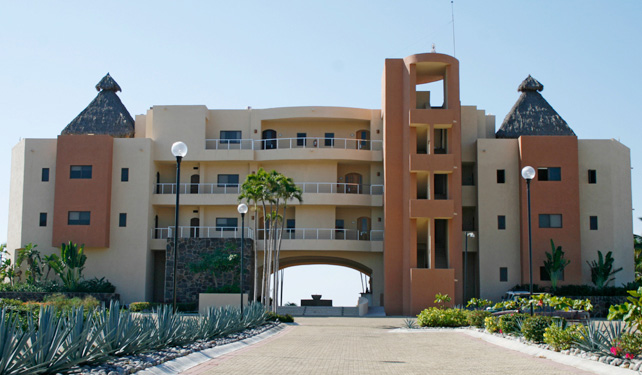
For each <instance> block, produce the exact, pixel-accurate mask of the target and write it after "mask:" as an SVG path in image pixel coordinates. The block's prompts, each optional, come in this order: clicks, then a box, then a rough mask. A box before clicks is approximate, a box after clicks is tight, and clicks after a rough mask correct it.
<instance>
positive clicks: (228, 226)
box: [216, 217, 239, 232]
mask: <svg viewBox="0 0 642 375" xmlns="http://www.w3.org/2000/svg"><path fill="white" fill-rule="evenodd" d="M238 225H239V219H237V218H235V217H217V218H216V230H217V231H224V232H225V231H234V230H236V228H237V227H238Z"/></svg>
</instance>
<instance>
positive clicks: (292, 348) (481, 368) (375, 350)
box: [181, 317, 593, 375]
mask: <svg viewBox="0 0 642 375" xmlns="http://www.w3.org/2000/svg"><path fill="white" fill-rule="evenodd" d="M296 322H297V323H296V325H292V326H289V327H288V328H287V329H285V330H283V331H282V332H280V333H278V334H276V335H275V336H273V337H271V338H269V339H266V340H264V341H261V342H259V343H258V344H255V345H252V346H250V347H248V348H245V349H242V350H238V351H236V352H233V353H230V354H226V355H223V356H221V357H219V358H216V359H213V360H210V361H207V362H205V363H203V364H200V365H198V366H196V367H193V368H191V369H189V370H187V371H184V372H182V373H181V374H182V375H206V374H243V373H247V374H520V375H529V374H532V375H543V374H592V373H593V372H586V371H582V370H579V369H577V368H574V367H570V366H567V365H563V364H560V363H557V362H553V361H551V360H548V359H544V358H538V357H534V356H530V355H526V354H523V353H520V352H517V351H513V350H509V349H505V348H501V347H499V346H495V345H493V344H489V343H487V342H486V341H483V340H481V339H479V338H474V337H471V336H469V335H467V334H465V333H462V332H455V331H452V332H449V331H443V330H442V331H429V332H425V331H424V332H417V333H414V332H412V333H408V332H403V331H399V330H397V331H394V330H393V329H395V328H399V327H401V326H402V325H403V318H388V317H386V318H303V317H302V318H297V319H296Z"/></svg>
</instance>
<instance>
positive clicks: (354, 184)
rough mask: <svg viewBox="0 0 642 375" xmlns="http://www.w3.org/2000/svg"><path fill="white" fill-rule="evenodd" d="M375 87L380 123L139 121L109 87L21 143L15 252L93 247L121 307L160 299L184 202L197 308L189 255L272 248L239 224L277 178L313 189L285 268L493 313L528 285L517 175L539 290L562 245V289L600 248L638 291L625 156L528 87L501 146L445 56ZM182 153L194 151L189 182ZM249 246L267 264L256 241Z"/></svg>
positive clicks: (375, 295) (416, 62)
mask: <svg viewBox="0 0 642 375" xmlns="http://www.w3.org/2000/svg"><path fill="white" fill-rule="evenodd" d="M382 86H383V87H382V95H383V97H382V109H381V110H378V109H357V108H342V107H288V108H274V109H252V108H250V107H248V108H247V109H244V110H213V109H208V108H207V107H206V106H203V105H193V106H153V107H151V108H150V109H149V110H148V111H147V113H145V114H143V115H138V116H136V118H135V120H134V119H133V118H132V117H131V116H130V114H129V112H128V111H127V109H126V108H125V107H124V106H123V104H122V103H121V102H120V99H119V98H118V96H117V94H116V93H117V91H120V87H119V86H118V84H116V82H115V81H114V80H113V79H112V78H111V77H110V76H109V75H107V76H106V77H105V78H103V80H101V82H100V83H99V84H98V85H97V86H96V88H97V89H98V90H99V93H98V96H97V97H96V99H95V100H94V101H93V102H92V103H90V104H89V106H88V107H87V108H86V109H85V110H84V111H83V112H81V113H80V114H79V115H78V117H77V118H76V119H74V120H73V121H72V122H71V123H70V124H69V125H68V126H67V127H66V128H64V130H63V131H62V133H61V135H60V136H59V137H58V138H57V139H23V140H22V141H20V143H18V145H16V146H15V147H14V149H13V154H12V176H11V197H10V208H9V212H10V213H9V215H10V217H9V232H8V243H7V248H8V249H9V251H10V252H11V253H12V254H13V256H14V257H15V251H16V250H17V249H19V248H21V247H23V246H24V245H25V244H27V243H30V242H31V243H34V244H38V245H39V249H40V250H41V251H42V252H43V253H51V252H54V251H57V250H56V249H54V248H56V247H59V246H60V244H61V243H63V242H68V241H73V242H76V243H79V244H85V252H86V254H87V267H86V269H85V271H84V273H85V275H87V276H88V277H93V276H99V277H103V276H104V277H106V278H107V279H109V280H110V281H111V282H112V283H113V284H114V285H115V286H116V287H117V292H118V293H120V295H121V300H122V301H123V302H124V303H130V302H134V301H164V300H167V299H168V295H170V294H169V288H170V287H171V283H170V282H169V280H173V271H172V266H173V261H172V256H170V254H173V253H172V252H171V246H170V243H171V237H172V235H173V232H172V231H173V230H174V213H175V196H176V191H177V189H179V190H180V193H181V202H180V206H179V207H180V215H179V217H180V219H179V223H178V228H177V229H176V230H177V231H178V235H179V237H180V238H181V242H179V263H178V266H179V267H178V268H179V271H178V273H177V275H178V281H179V288H182V289H181V294H179V300H183V301H187V300H190V299H193V298H194V295H195V294H194V293H198V291H199V290H198V289H202V285H197V286H191V284H190V280H189V277H188V276H187V275H186V273H185V270H186V269H187V266H186V263H185V262H186V261H185V260H184V258H183V256H184V254H190V256H193V255H194V254H195V253H198V252H199V251H200V252H202V251H207V249H209V248H210V244H209V242H207V241H209V240H210V239H216V238H223V239H235V238H240V236H241V233H243V234H244V235H245V238H248V239H250V240H252V239H260V238H262V235H263V234H262V232H263V230H264V228H262V227H261V226H259V227H258V228H257V227H255V222H257V220H256V219H258V217H255V216H256V215H260V213H257V212H254V211H250V212H249V213H248V215H247V217H246V221H245V228H241V220H240V215H239V214H238V212H237V209H236V206H237V204H238V200H237V198H238V195H239V192H240V187H239V185H240V183H242V182H243V181H244V180H245V178H246V176H247V175H248V174H251V173H254V172H256V171H257V170H258V169H259V168H263V169H265V170H268V171H269V170H273V169H274V170H276V171H278V172H280V173H282V174H284V175H286V176H288V177H291V178H292V179H293V180H294V181H295V183H296V184H297V185H298V186H299V187H300V188H301V189H302V191H303V202H302V203H301V204H299V203H292V204H290V205H289V206H288V209H287V213H286V215H285V227H286V233H285V234H284V238H283V244H282V251H281V257H280V259H281V260H280V266H281V267H282V268H285V267H292V266H297V265H306V264H331V265H340V266H345V267H350V268H353V269H355V270H358V271H360V272H362V273H364V274H366V275H368V276H369V277H370V280H371V282H370V286H369V289H370V295H369V301H370V303H371V305H372V306H383V307H384V308H385V311H386V313H387V314H389V315H394V314H404V315H409V314H416V313H417V312H419V311H420V310H421V309H423V308H425V307H427V306H430V305H433V300H434V296H435V294H436V293H447V294H449V295H451V296H454V297H455V298H454V301H453V302H456V303H462V302H463V301H464V300H465V299H469V298H472V297H483V298H489V299H494V300H497V299H499V298H500V297H501V295H502V294H504V293H505V292H506V291H507V290H509V289H510V288H512V287H513V286H515V285H516V284H525V283H528V280H529V261H528V259H529V258H528V238H529V237H528V233H529V230H528V217H527V211H526V210H527V196H526V182H525V180H524V179H523V178H522V177H521V176H520V171H521V169H522V168H523V167H525V166H532V167H534V168H535V170H536V171H537V176H536V177H535V178H534V179H533V181H532V182H531V184H530V188H531V189H530V190H531V205H532V206H531V207H532V215H531V219H532V249H533V281H534V282H535V283H536V284H539V285H550V284H547V283H549V282H548V281H547V279H548V275H547V273H546V272H545V270H543V269H542V266H543V261H544V260H545V259H546V257H545V252H547V251H550V248H551V245H550V240H551V239H552V240H553V241H554V242H555V245H556V246H562V248H563V250H564V252H565V256H566V258H567V259H570V260H571V263H570V264H569V265H568V266H567V267H566V269H565V270H564V276H563V281H561V283H562V284H581V283H590V281H591V275H590V268H589V266H588V265H587V261H591V260H594V259H596V258H597V250H601V251H602V252H603V253H606V252H607V251H612V252H613V256H614V258H615V267H623V268H624V270H623V271H622V272H620V273H618V274H617V275H616V281H615V283H616V285H619V284H621V283H623V282H628V281H630V280H632V279H633V262H632V260H633V251H632V241H631V234H632V214H631V183H630V181H631V176H630V156H629V149H628V148H627V147H625V146H624V145H622V144H621V143H619V142H617V141H615V140H578V138H577V136H576V134H575V133H574V132H573V130H571V128H570V127H569V126H568V124H567V123H566V122H565V121H564V120H563V119H562V118H561V117H560V116H559V115H558V114H557V113H556V112H555V110H554V109H553V108H552V107H551V106H550V105H549V104H548V103H547V102H546V100H545V99H544V98H543V97H542V96H541V94H540V91H542V89H543V86H542V85H541V84H540V83H539V82H538V81H537V80H535V79H534V78H532V77H530V76H529V77H528V78H527V79H526V80H525V81H524V82H523V83H522V84H521V85H520V86H519V91H520V92H521V96H520V97H519V99H518V101H517V103H516V104H515V106H514V107H513V109H512V110H511V112H510V113H509V114H508V115H507V116H506V119H505V120H504V122H503V123H502V125H501V127H500V129H499V130H498V131H497V132H496V130H495V118H494V116H492V115H488V114H486V113H485V112H484V111H483V110H480V109H477V108H476V107H474V106H462V105H461V104H460V98H459V61H458V60H456V59H455V58H453V57H451V56H447V55H443V54H437V53H429V54H419V55H412V56H409V57H406V58H405V59H388V60H386V61H385V65H384V74H383V84H382ZM556 89H558V90H559V89H560V88H556ZM176 141H183V142H185V143H186V144H187V146H188V150H189V151H188V154H187V156H186V157H185V158H184V159H183V161H182V164H181V181H180V185H179V186H176V158H175V157H174V156H173V155H172V153H171V152H170V148H171V145H172V144H173V143H174V142H176ZM259 221H260V220H259ZM248 242H249V243H250V246H249V247H248V249H252V246H251V244H252V242H253V241H248ZM253 245H254V248H255V249H256V251H257V252H258V259H259V262H260V260H262V255H261V253H262V250H263V248H262V246H263V242H262V241H258V240H257V241H254V244H253ZM464 270H466V275H464ZM181 283H182V284H181ZM464 283H465V284H466V285H465V289H466V291H465V292H464ZM180 285H182V286H180ZM246 285H248V284H246ZM248 289H250V288H248ZM200 291H203V290H200ZM355 302H356V298H355Z"/></svg>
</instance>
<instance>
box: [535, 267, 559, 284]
mask: <svg viewBox="0 0 642 375" xmlns="http://www.w3.org/2000/svg"><path fill="white" fill-rule="evenodd" d="M539 279H540V280H542V281H551V275H550V274H549V273H548V271H547V270H546V267H544V266H541V267H540V268H539ZM557 280H560V281H564V269H562V270H561V271H560V274H559V277H558V278H557Z"/></svg>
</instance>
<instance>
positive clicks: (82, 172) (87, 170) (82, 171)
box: [69, 165, 91, 179]
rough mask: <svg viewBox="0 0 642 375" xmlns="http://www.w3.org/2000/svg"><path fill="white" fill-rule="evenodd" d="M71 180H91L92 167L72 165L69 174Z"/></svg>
mask: <svg viewBox="0 0 642 375" xmlns="http://www.w3.org/2000/svg"><path fill="white" fill-rule="evenodd" d="M69 178H73V179H85V178H91V165H72V166H71V170H70V173H69Z"/></svg>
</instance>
